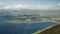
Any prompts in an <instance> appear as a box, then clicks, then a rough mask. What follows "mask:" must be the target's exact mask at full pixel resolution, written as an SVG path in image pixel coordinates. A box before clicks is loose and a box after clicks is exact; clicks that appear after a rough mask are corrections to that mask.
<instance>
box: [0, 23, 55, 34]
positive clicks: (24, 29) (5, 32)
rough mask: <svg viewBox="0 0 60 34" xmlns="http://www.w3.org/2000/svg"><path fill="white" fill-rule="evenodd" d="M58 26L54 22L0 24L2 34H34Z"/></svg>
mask: <svg viewBox="0 0 60 34" xmlns="http://www.w3.org/2000/svg"><path fill="white" fill-rule="evenodd" d="M52 25H56V23H54V22H43V23H34V24H28V23H21V24H0V34H32V33H34V32H36V31H38V30H43V29H44V28H46V27H49V26H52Z"/></svg>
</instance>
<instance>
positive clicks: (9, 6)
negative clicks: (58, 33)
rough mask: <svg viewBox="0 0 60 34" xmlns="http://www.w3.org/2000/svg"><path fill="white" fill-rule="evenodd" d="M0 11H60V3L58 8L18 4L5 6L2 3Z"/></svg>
mask: <svg viewBox="0 0 60 34" xmlns="http://www.w3.org/2000/svg"><path fill="white" fill-rule="evenodd" d="M0 9H12V10H13V9H15V10H16V9H31V10H45V9H47V10H48V9H49V10H58V9H60V3H59V4H58V5H56V6H50V5H44V6H43V5H26V4H16V5H5V4H4V3H2V2H1V3H0Z"/></svg>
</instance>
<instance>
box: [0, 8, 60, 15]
mask: <svg viewBox="0 0 60 34" xmlns="http://www.w3.org/2000/svg"><path fill="white" fill-rule="evenodd" d="M25 14H26V15H30V14H31V15H33V14H34V15H41V16H44V15H60V10H27V9H25V10H23V9H20V10H7V9H2V10H0V16H1V15H16V16H17V15H25Z"/></svg>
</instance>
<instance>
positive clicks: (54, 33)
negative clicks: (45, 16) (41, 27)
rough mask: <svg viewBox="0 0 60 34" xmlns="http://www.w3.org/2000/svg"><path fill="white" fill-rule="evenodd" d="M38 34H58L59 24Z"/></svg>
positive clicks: (59, 32) (59, 31) (59, 33)
mask: <svg viewBox="0 0 60 34" xmlns="http://www.w3.org/2000/svg"><path fill="white" fill-rule="evenodd" d="M38 34H60V24H59V25H56V26H54V27H52V28H50V29H48V30H46V31H43V32H41V33H38Z"/></svg>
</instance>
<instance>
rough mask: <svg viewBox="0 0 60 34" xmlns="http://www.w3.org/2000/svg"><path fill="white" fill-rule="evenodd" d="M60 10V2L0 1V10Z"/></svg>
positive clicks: (34, 0)
mask: <svg viewBox="0 0 60 34" xmlns="http://www.w3.org/2000/svg"><path fill="white" fill-rule="evenodd" d="M22 8H23V9H53V10H54V9H55V10H56V9H60V0H0V9H22Z"/></svg>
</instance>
